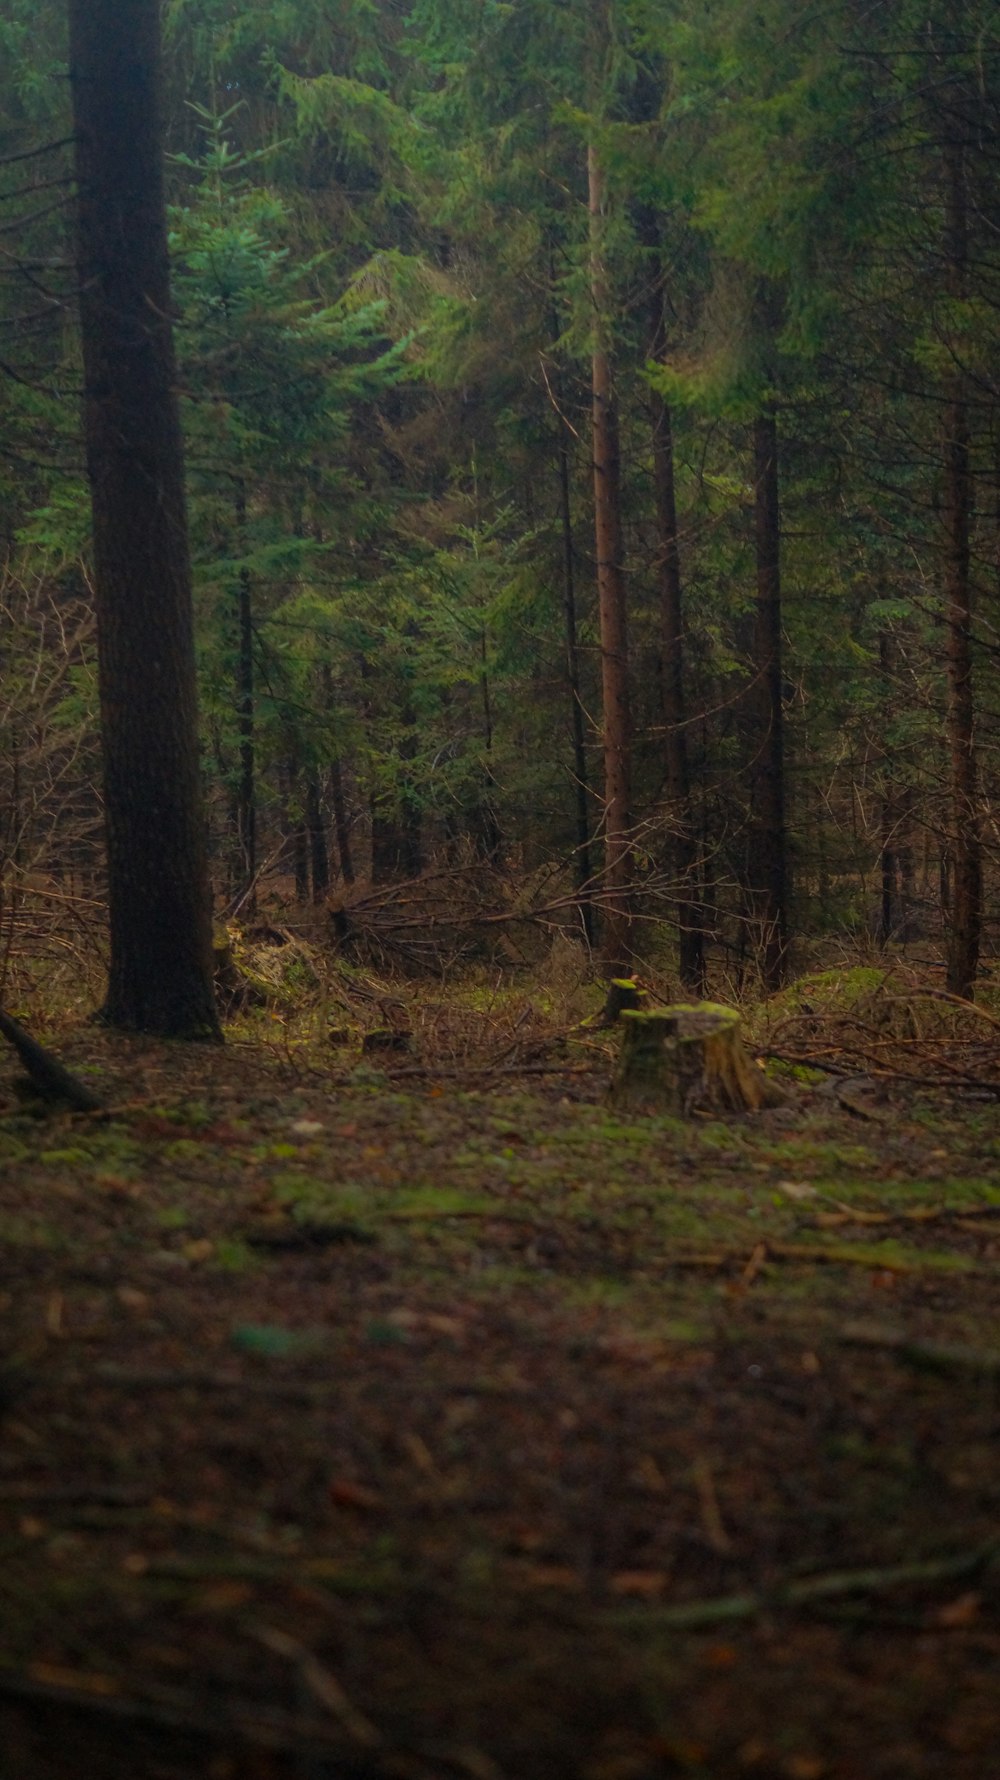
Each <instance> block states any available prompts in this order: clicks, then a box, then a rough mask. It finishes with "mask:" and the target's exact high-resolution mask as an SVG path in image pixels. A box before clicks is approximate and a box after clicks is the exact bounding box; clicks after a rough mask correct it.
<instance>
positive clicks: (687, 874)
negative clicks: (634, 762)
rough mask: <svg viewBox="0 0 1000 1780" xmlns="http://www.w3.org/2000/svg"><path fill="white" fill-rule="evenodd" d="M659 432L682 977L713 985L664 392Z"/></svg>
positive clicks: (668, 731)
mask: <svg viewBox="0 0 1000 1780" xmlns="http://www.w3.org/2000/svg"><path fill="white" fill-rule="evenodd" d="M656 271H657V288H656V290H655V292H654V295H653V300H652V311H651V328H650V347H649V356H650V358H652V359H654V360H657V359H662V358H664V357H665V355H666V348H667V328H666V315H665V311H664V296H663V290H662V285H661V282H660V276H659V273H660V269H659V267H658V266H657V268H656ZM649 411H650V420H651V423H652V432H653V488H654V495H655V500H656V524H657V531H658V533H659V578H660V610H661V622H662V636H663V669H662V678H661V699H662V706H663V724H664V730H665V753H666V759H665V766H666V789H667V806H668V813H669V817H670V822H671V841H672V853H673V868H674V871H675V873H676V875H677V877H678V879H679V881H680V884H681V899H680V902H679V903H678V907H677V928H678V960H677V962H678V974H679V976H680V979H681V982H682V983H683V985H684V987H685V988H686V989H693V990H695V991H696V992H697V993H698V994H700V993H701V992H702V991H703V989H704V987H705V937H704V920H703V916H702V911H701V909H700V907H699V905H698V902H697V900H696V898H695V895H694V894H692V892H695V891H696V887H697V871H698V856H697V847H696V845H695V838H694V837H695V823H694V812H693V810H692V807H691V777H690V773H689V770H688V752H687V731H686V729H685V722H684V718H685V712H684V612H683V595H682V588H681V558H680V548H679V543H678V536H677V499H676V491H675V484H674V444H673V429H672V426H671V418H670V409H669V408H668V406H667V404H666V402H665V401H664V399H663V397H662V396H661V395H660V394H659V392H658V391H657V390H652V391H651V392H650V398H649Z"/></svg>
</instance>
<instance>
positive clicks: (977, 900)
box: [944, 141, 983, 1000]
mask: <svg viewBox="0 0 1000 1780" xmlns="http://www.w3.org/2000/svg"><path fill="white" fill-rule="evenodd" d="M965 186H966V181H965V151H964V148H963V146H962V144H961V143H960V142H955V141H950V142H949V143H948V144H947V146H946V149H945V229H946V240H945V252H946V256H947V278H948V292H949V295H950V296H951V297H952V298H954V299H955V300H956V301H958V300H960V299H961V298H962V297H963V296H964V295H965V285H966V266H967V261H968V217H967V201H966V189H965ZM964 384H965V380H964V377H963V374H962V370H961V367H960V366H958V365H956V367H955V369H954V370H953V371H952V372H951V373H950V374H949V379H948V388H947V391H946V394H947V401H946V404H945V410H944V531H945V547H944V598H945V620H946V623H947V651H948V653H947V664H948V742H949V749H950V753H951V800H952V815H951V826H952V832H951V836H950V848H949V851H950V853H951V864H952V900H951V911H950V923H949V927H950V931H949V936H948V967H947V977H946V983H947V987H948V990H949V992H950V993H951V994H952V995H961V996H964V997H965V998H966V999H967V1000H971V998H972V995H973V993H974V991H975V982H976V971H977V969H978V965H979V944H980V937H981V931H982V917H983V840H982V826H981V819H980V813H979V803H978V796H977V783H976V781H977V770H976V739H975V706H974V698H973V680H972V580H971V573H970V557H969V524H970V517H971V509H972V479H971V474H970V465H969V417H968V404H967V399H966V391H965V386H964Z"/></svg>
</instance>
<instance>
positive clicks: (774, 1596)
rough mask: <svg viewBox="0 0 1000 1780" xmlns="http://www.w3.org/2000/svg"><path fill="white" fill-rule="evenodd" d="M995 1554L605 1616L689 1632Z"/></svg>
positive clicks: (937, 1575)
mask: <svg viewBox="0 0 1000 1780" xmlns="http://www.w3.org/2000/svg"><path fill="white" fill-rule="evenodd" d="M998 1554H1000V1545H998V1543H997V1542H996V1541H995V1540H994V1541H991V1543H990V1544H989V1545H983V1546H980V1547H979V1548H978V1549H977V1550H975V1551H966V1552H961V1553H959V1554H958V1555H956V1556H955V1557H950V1558H938V1559H933V1558H932V1559H930V1560H929V1561H928V1562H926V1563H915V1564H890V1565H887V1566H886V1567H885V1568H882V1569H868V1570H834V1571H831V1572H830V1573H829V1574H827V1575H825V1576H809V1577H806V1578H805V1579H804V1580H803V1581H802V1582H786V1583H779V1584H778V1585H777V1586H776V1587H775V1588H773V1589H765V1590H761V1591H760V1593H757V1594H743V1595H720V1596H717V1597H716V1598H715V1599H714V1600H708V1601H689V1602H687V1603H686V1604H683V1605H681V1606H678V1607H630V1608H619V1609H618V1610H617V1611H616V1612H614V1613H612V1614H611V1615H610V1618H611V1620H612V1622H613V1623H614V1624H615V1625H620V1626H623V1627H629V1626H634V1627H635V1629H636V1630H637V1631H643V1632H645V1631H661V1630H663V1631H678V1632H688V1631H692V1632H693V1631H698V1630H700V1628H701V1627H702V1626H713V1625H719V1624H721V1623H722V1622H723V1621H725V1620H733V1619H754V1618H756V1616H757V1615H758V1614H759V1613H770V1612H776V1611H779V1610H780V1609H781V1608H783V1607H784V1608H788V1607H808V1606H810V1605H811V1604H812V1603H813V1602H814V1601H832V1600H838V1599H842V1598H843V1597H844V1596H845V1595H867V1594H878V1593H880V1592H881V1591H882V1590H883V1589H887V1588H901V1587H904V1586H906V1585H907V1584H913V1583H921V1582H950V1581H954V1580H955V1579H956V1578H958V1577H964V1576H973V1575H975V1573H976V1572H977V1571H978V1570H982V1569H985V1568H986V1567H987V1566H988V1565H990V1564H992V1563H994V1562H995V1561H996V1558H997V1556H998Z"/></svg>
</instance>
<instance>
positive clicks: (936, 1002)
mask: <svg viewBox="0 0 1000 1780" xmlns="http://www.w3.org/2000/svg"><path fill="white" fill-rule="evenodd" d="M993 999H994V997H993V996H992V995H991V992H990V989H989V986H988V985H987V986H984V989H983V991H982V1001H981V1002H976V1003H973V1002H969V1001H963V1000H961V999H960V998H959V997H958V996H955V995H949V994H948V993H947V992H946V991H945V990H944V989H942V988H940V987H938V986H937V985H936V984H935V983H933V982H930V981H928V980H927V979H926V977H925V976H921V975H919V974H918V973H917V972H916V971H915V970H914V969H911V968H908V967H903V966H895V967H893V968H892V969H887V970H872V969H861V968H855V969H847V970H844V971H842V972H836V971H824V972H823V973H822V974H821V975H819V976H817V977H814V978H805V979H803V980H802V981H800V982H798V983H796V984H795V985H794V986H793V987H792V988H791V989H790V990H789V991H787V992H786V993H785V994H784V995H782V996H778V997H776V998H775V1000H774V1001H773V1002H771V1003H770V1004H768V1006H767V1007H766V1008H765V1009H764V1010H762V1013H761V1015H760V1017H759V1018H758V1021H757V1022H756V1032H755V1037H756V1043H757V1048H758V1051H759V1052H761V1053H763V1054H764V1055H766V1056H768V1057H771V1058H772V1059H776V1060H778V1061H780V1062H783V1063H787V1064H792V1065H795V1066H799V1067H801V1068H804V1069H813V1070H818V1071H820V1072H822V1073H824V1074H830V1075H837V1076H856V1075H865V1076H868V1077H871V1078H874V1079H876V1080H877V1079H883V1080H885V1081H886V1082H892V1081H896V1082H911V1083H914V1084H919V1085H920V1086H922V1087H944V1088H954V1089H959V1090H963V1091H966V1092H969V1091H979V1092H982V1093H985V1094H988V1095H990V1096H991V1097H992V1096H993V1095H994V1094H995V1095H997V1096H1000V1017H998V1013H997V1011H995V1010H994V1009H993V1008H992V1007H991V1005H990V1004H991V1001H992V1000H993Z"/></svg>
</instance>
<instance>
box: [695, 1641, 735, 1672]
mask: <svg viewBox="0 0 1000 1780" xmlns="http://www.w3.org/2000/svg"><path fill="white" fill-rule="evenodd" d="M737 1654H738V1653H737V1651H736V1650H735V1648H734V1646H733V1645H732V1644H709V1645H708V1646H707V1647H706V1649H704V1650H703V1651H702V1653H701V1660H702V1662H703V1663H704V1665H705V1667H706V1669H732V1668H733V1667H734V1666H735V1664H736V1660H737Z"/></svg>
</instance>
